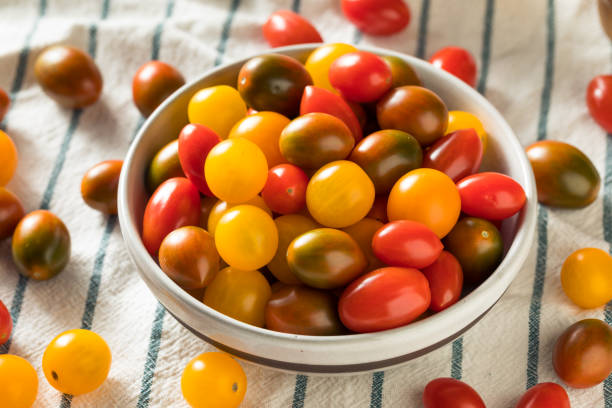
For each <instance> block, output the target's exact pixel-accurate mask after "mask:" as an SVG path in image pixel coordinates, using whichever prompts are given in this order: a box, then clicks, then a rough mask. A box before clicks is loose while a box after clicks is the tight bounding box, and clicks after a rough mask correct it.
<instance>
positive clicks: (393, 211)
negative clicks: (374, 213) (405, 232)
mask: <svg viewBox="0 0 612 408" xmlns="http://www.w3.org/2000/svg"><path fill="white" fill-rule="evenodd" d="M460 212H461V198H460V196H459V190H457V186H456V185H455V183H454V182H453V180H452V179H451V178H450V177H448V176H447V175H446V174H444V173H442V172H441V171H438V170H434V169H425V168H422V169H416V170H412V171H409V172H408V173H406V174H405V175H403V176H402V178H400V179H399V180H398V181H397V182H396V183H395V185H394V186H393V188H392V189H391V193H390V194H389V200H388V202H387V215H388V217H389V221H395V220H412V221H417V222H420V223H422V224H425V225H426V226H428V227H429V228H430V229H431V230H432V231H433V232H435V233H436V235H437V236H438V237H439V238H442V237H444V236H445V235H446V234H448V233H449V232H450V230H451V229H452V228H453V227H454V226H455V224H456V223H457V220H458V219H459V213H460Z"/></svg>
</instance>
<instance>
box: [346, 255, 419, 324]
mask: <svg viewBox="0 0 612 408" xmlns="http://www.w3.org/2000/svg"><path fill="white" fill-rule="evenodd" d="M430 298H431V294H430V292H429V284H428V283H427V279H426V278H425V276H424V275H423V274H422V273H421V272H419V271H418V270H416V269H412V268H397V267H388V268H381V269H376V270H374V271H372V272H368V273H366V274H365V275H362V276H360V277H359V278H357V279H355V280H354V281H353V282H352V283H351V284H350V285H349V286H348V287H347V288H346V289H345V290H344V292H342V296H340V302H339V303H338V311H339V313H340V320H341V321H342V323H343V324H344V325H345V326H346V327H347V328H349V329H350V330H352V331H355V332H358V333H367V332H375V331H381V330H387V329H393V328H395V327H399V326H403V325H405V324H408V323H410V322H412V321H413V320H414V319H416V318H417V317H419V316H420V315H421V314H422V313H423V312H425V311H426V310H427V308H428V307H429V301H430Z"/></svg>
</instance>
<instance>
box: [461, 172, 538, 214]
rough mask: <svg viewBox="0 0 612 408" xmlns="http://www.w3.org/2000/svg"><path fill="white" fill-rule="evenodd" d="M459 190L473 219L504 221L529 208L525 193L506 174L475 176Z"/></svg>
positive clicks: (464, 209)
mask: <svg viewBox="0 0 612 408" xmlns="http://www.w3.org/2000/svg"><path fill="white" fill-rule="evenodd" d="M457 188H458V189H459V195H460V196H461V211H463V212H464V213H466V214H468V215H471V216H473V217H480V218H484V219H487V220H503V219H505V218H508V217H511V216H513V215H514V214H516V213H517V212H519V211H520V210H521V208H523V206H524V205H525V200H526V197H525V190H523V187H521V185H520V184H519V183H517V182H516V181H514V179H512V177H508V176H506V175H505V174H501V173H495V172H484V173H478V174H473V175H471V176H468V177H466V178H464V179H462V180H461V181H459V182H458V183H457Z"/></svg>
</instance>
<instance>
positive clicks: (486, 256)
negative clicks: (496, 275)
mask: <svg viewBox="0 0 612 408" xmlns="http://www.w3.org/2000/svg"><path fill="white" fill-rule="evenodd" d="M444 247H445V248H446V250H447V251H449V252H450V253H451V254H453V255H454V256H455V257H456V258H457V260H458V261H459V263H460V264H461V269H462V270H463V277H464V279H465V281H466V282H469V283H473V284H478V283H481V282H483V281H484V280H485V279H487V278H488V277H489V275H491V273H493V271H494V270H495V268H497V265H499V263H500V262H501V259H502V255H503V252H504V243H503V241H502V238H501V234H500V232H499V230H498V229H497V228H496V227H495V225H493V224H491V223H490V222H489V221H486V220H483V219H480V218H474V217H466V218H462V219H461V220H459V222H458V223H457V225H455V227H454V228H453V230H452V231H451V232H450V233H449V234H448V235H447V236H446V238H444Z"/></svg>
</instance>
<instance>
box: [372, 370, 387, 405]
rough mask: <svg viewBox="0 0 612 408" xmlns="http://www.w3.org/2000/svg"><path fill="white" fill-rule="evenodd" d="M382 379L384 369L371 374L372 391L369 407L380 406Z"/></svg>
mask: <svg viewBox="0 0 612 408" xmlns="http://www.w3.org/2000/svg"><path fill="white" fill-rule="evenodd" d="M384 381H385V372H384V371H377V372H375V373H374V374H372V392H370V408H380V407H382V393H383V383H384Z"/></svg>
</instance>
